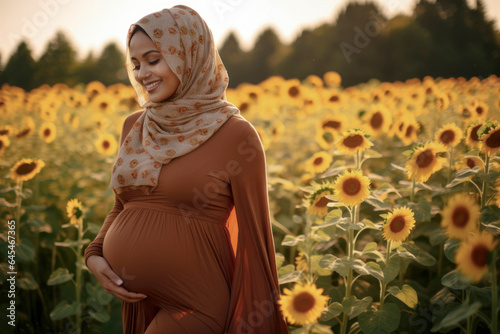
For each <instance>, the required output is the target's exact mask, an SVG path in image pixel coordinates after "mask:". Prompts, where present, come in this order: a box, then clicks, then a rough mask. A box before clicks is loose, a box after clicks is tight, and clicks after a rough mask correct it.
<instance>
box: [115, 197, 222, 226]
mask: <svg viewBox="0 0 500 334" xmlns="http://www.w3.org/2000/svg"><path fill="white" fill-rule="evenodd" d="M123 208H124V209H129V208H139V209H148V210H158V211H163V212H167V213H170V214H174V215H179V216H182V217H183V218H184V219H185V220H186V222H189V220H190V219H198V220H203V221H207V222H210V223H214V224H217V225H221V226H225V225H226V220H225V219H221V218H215V217H210V216H207V215H206V214H202V213H199V212H195V211H191V210H184V209H181V208H179V207H177V206H170V205H164V204H156V203H147V202H126V203H125V204H123Z"/></svg>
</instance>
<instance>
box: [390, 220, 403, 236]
mask: <svg viewBox="0 0 500 334" xmlns="http://www.w3.org/2000/svg"><path fill="white" fill-rule="evenodd" d="M405 225H406V222H405V219H404V217H401V216H396V217H394V218H393V219H392V221H391V225H389V227H390V228H391V231H392V232H393V233H398V232H400V231H401V230H402V229H404V228H405Z"/></svg>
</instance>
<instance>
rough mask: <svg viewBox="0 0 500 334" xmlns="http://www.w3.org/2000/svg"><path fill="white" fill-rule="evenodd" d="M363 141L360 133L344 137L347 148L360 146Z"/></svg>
mask: <svg viewBox="0 0 500 334" xmlns="http://www.w3.org/2000/svg"><path fill="white" fill-rule="evenodd" d="M362 143H363V136H361V135H360V134H355V135H352V136H349V137H347V138H346V139H344V145H345V146H347V147H349V148H356V147H359V146H361V144H362Z"/></svg>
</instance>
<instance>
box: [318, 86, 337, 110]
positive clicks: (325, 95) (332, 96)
mask: <svg viewBox="0 0 500 334" xmlns="http://www.w3.org/2000/svg"><path fill="white" fill-rule="evenodd" d="M321 101H322V102H323V105H324V106H325V107H326V108H338V106H339V105H341V104H342V94H341V93H340V92H339V91H338V90H337V89H332V88H329V89H323V90H322V91H321Z"/></svg>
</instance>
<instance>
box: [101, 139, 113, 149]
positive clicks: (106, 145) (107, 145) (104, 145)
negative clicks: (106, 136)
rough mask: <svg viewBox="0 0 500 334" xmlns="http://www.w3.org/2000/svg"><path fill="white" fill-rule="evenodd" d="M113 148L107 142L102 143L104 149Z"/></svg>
mask: <svg viewBox="0 0 500 334" xmlns="http://www.w3.org/2000/svg"><path fill="white" fill-rule="evenodd" d="M110 146H111V144H110V143H109V141H107V140H105V141H103V142H102V147H103V148H104V149H105V150H107V149H108V148H109V147H110Z"/></svg>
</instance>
